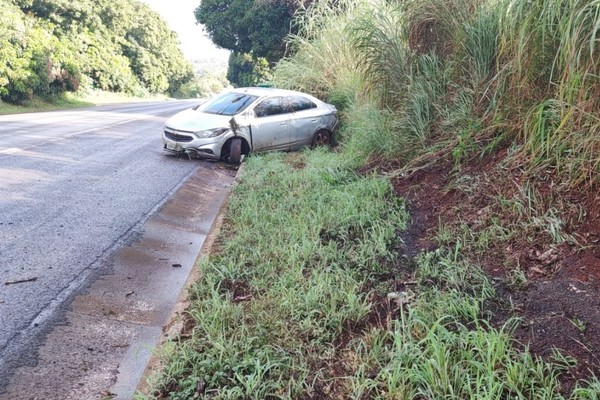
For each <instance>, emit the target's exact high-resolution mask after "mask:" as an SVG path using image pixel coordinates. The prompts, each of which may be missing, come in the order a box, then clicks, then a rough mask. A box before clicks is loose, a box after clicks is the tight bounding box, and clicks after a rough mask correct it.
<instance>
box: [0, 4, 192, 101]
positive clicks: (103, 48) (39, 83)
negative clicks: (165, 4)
mask: <svg viewBox="0 0 600 400" xmlns="http://www.w3.org/2000/svg"><path fill="white" fill-rule="evenodd" d="M0 20H1V21H2V26H0V40H1V42H0V59H1V60H2V63H0V98H1V99H2V100H3V101H8V102H12V103H19V102H22V101H23V100H27V99H31V98H32V97H34V96H46V95H53V94H59V93H63V92H66V91H76V90H87V89H93V88H97V89H101V90H106V91H118V92H126V93H130V94H135V95H144V94H147V93H164V92H170V93H174V92H175V91H177V90H178V89H179V88H180V86H181V85H182V84H184V83H186V82H188V81H189V80H190V79H191V78H192V76H193V71H192V67H191V65H190V64H189V63H188V62H187V61H185V59H184V57H183V54H182V53H181V51H180V50H179V47H178V41H177V37H176V35H175V33H173V32H172V31H171V30H169V29H168V28H167V26H166V24H165V22H164V21H163V20H162V19H161V18H160V17H159V16H158V14H156V13H155V12H153V11H152V10H150V8H149V7H148V6H147V5H145V4H142V3H140V2H138V1H136V0H119V1H107V0H103V1H91V0H83V1H77V2H70V1H62V0H50V1H48V0H44V1H42V0H2V1H1V2H0Z"/></svg>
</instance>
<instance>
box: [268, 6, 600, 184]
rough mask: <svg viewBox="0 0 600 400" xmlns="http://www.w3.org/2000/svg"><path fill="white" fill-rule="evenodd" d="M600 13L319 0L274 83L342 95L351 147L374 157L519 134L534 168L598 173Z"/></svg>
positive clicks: (571, 175) (469, 150) (456, 149)
mask: <svg viewBox="0 0 600 400" xmlns="http://www.w3.org/2000/svg"><path fill="white" fill-rule="evenodd" d="M599 21H600V3H598V2H597V1H588V0H573V1H552V0H537V1H533V2H531V1H527V0H511V1H509V0H455V1H445V0H412V1H408V2H384V1H382V2H364V1H361V0H356V1H355V0H347V1H343V2H339V1H331V2H328V1H320V2H316V3H314V5H313V6H312V7H311V8H309V9H308V10H307V11H306V12H305V13H304V14H303V15H301V17H300V18H299V22H300V26H301V27H300V30H299V32H300V33H299V35H297V36H292V37H291V39H290V45H291V46H292V47H293V48H294V49H295V51H296V52H295V53H294V54H293V55H292V56H291V57H289V58H287V59H284V60H283V61H282V62H281V63H279V65H278V68H277V70H276V73H275V76H274V82H275V83H276V84H277V85H279V86H284V87H290V88H299V89H302V90H305V91H308V92H312V93H316V94H320V95H322V96H324V97H327V98H329V99H330V100H332V101H335V99H340V98H341V99H343V101H342V104H344V105H345V106H346V107H349V108H348V112H347V115H351V116H352V118H349V119H350V121H349V122H350V123H349V124H347V126H348V128H347V129H346V130H345V132H344V135H345V142H346V146H348V147H349V148H350V150H351V153H352V154H356V155H357V156H358V157H362V158H363V159H364V160H366V159H368V158H369V157H371V156H384V157H385V158H393V159H397V160H401V161H404V162H408V161H412V162H413V165H414V164H418V163H419V162H420V161H421V160H424V159H427V157H419V155H422V154H423V153H424V152H431V151H437V152H439V154H440V155H442V154H445V155H451V156H453V157H454V159H455V160H456V161H457V163H460V162H461V161H464V160H465V159H468V158H469V157H471V156H473V155H474V154H480V153H482V152H485V151H487V150H489V149H490V148H493V147H494V146H496V145H497V144H498V143H501V142H503V141H506V140H507V139H510V140H512V139H515V138H517V139H518V140H520V143H522V144H523V147H522V155H523V156H524V157H527V159H528V160H529V161H530V162H531V164H530V165H531V166H532V168H533V169H532V171H535V170H536V168H548V167H549V168H553V169H555V170H556V171H557V172H558V173H559V174H562V176H563V177H564V178H565V179H566V180H567V181H569V182H571V183H578V182H581V181H586V180H587V181H590V180H597V179H598V172H599V171H598V168H599V165H600V163H599V161H600V147H599V146H598V140H599V139H598V138H599V137H600V136H599V135H598V130H599V127H600V123H599V121H600V107H599V104H598V101H599V100H598V99H599V98H600V96H599V94H598V91H599V90H600V82H599V79H600V78H599V77H600V61H599V60H600V58H599V57H598V51H599V50H600V42H599V41H598V24H599ZM340 60H343V64H344V65H343V66H342V65H340V64H341V63H340ZM329 66H334V68H331V69H329V68H328V67H329ZM357 67H358V72H357ZM330 70H331V71H335V72H334V73H328V71H330ZM323 72H324V73H323ZM357 81H360V82H364V83H365V84H362V85H361V84H358V83H357V84H354V85H349V82H357ZM349 87H352V88H353V89H351V90H349V89H348V88H349ZM341 94H344V95H343V96H341ZM365 113H366V114H369V115H375V114H377V116H378V118H376V119H373V118H364V121H363V122H360V121H356V119H355V118H354V117H355V116H356V115H357V114H365ZM357 123H358V124H359V125H358V126H357ZM362 123H364V124H366V125H365V126H364V128H363V127H361V125H360V124H362ZM375 137H377V139H374V138H375Z"/></svg>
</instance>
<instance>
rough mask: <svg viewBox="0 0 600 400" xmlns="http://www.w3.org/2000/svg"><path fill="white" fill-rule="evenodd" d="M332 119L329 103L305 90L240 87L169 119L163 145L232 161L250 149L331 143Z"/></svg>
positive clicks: (334, 119) (178, 151)
mask: <svg viewBox="0 0 600 400" xmlns="http://www.w3.org/2000/svg"><path fill="white" fill-rule="evenodd" d="M337 124H338V115H337V110H336V108H335V106H333V105H331V104H327V103H324V102H322V101H320V100H319V99H317V98H315V97H313V96H310V95H308V94H304V93H300V92H295V91H291V90H283V89H273V88H241V89H234V90H232V91H229V92H226V93H222V94H220V95H218V96H216V97H213V98H212V99H210V100H208V101H206V102H205V103H203V104H202V105H200V106H197V107H194V108H192V109H189V110H185V111H182V112H180V113H178V114H175V115H174V116H173V117H171V118H169V119H168V120H167V122H166V123H165V127H164V132H163V148H164V149H165V151H168V152H170V153H174V154H181V153H187V154H190V155H195V156H199V157H201V158H208V159H215V160H224V161H229V162H231V163H234V164H238V163H240V161H241V160H242V156H243V155H247V154H249V153H251V152H261V151H271V150H295V149H298V148H301V147H304V146H317V145H326V144H331V143H332V141H333V132H334V130H335V128H336V127H337Z"/></svg>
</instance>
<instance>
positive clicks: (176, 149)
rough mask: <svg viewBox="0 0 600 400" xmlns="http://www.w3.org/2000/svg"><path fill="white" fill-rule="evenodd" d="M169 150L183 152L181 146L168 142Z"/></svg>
mask: <svg viewBox="0 0 600 400" xmlns="http://www.w3.org/2000/svg"><path fill="white" fill-rule="evenodd" d="M167 149H169V150H173V151H181V146H180V145H179V144H178V143H172V142H167Z"/></svg>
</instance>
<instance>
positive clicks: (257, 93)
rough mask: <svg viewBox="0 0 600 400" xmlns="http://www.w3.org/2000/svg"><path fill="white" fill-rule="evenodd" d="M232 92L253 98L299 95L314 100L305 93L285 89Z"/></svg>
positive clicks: (237, 90) (265, 88)
mask: <svg viewBox="0 0 600 400" xmlns="http://www.w3.org/2000/svg"><path fill="white" fill-rule="evenodd" d="M232 92H236V93H247V94H250V95H253V96H259V97H262V96H277V95H280V96H289V95H294V94H296V95H301V96H306V97H310V98H314V96H311V95H309V94H307V93H302V92H297V91H294V90H287V89H278V88H270V87H244V88H236V89H233V90H232Z"/></svg>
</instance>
